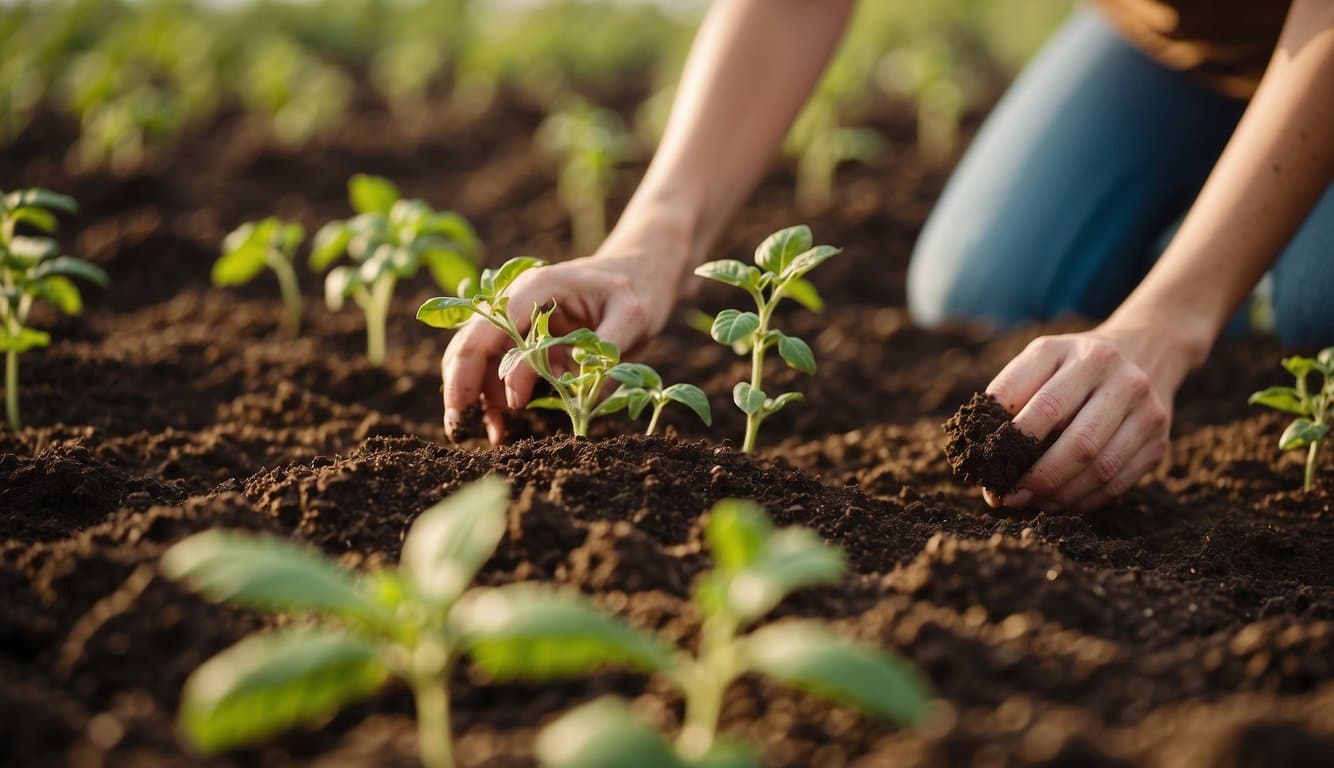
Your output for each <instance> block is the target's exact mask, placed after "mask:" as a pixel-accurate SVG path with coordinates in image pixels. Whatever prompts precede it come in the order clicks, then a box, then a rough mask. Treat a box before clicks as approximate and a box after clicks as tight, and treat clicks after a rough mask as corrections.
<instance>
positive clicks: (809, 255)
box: [781, 245, 842, 279]
mask: <svg viewBox="0 0 1334 768" xmlns="http://www.w3.org/2000/svg"><path fill="white" fill-rule="evenodd" d="M839 253H842V251H841V249H838V248H835V247H834V246H832V245H817V246H815V247H814V248H812V249H810V250H809V251H806V252H805V253H802V254H800V255H798V256H797V257H796V258H795V259H793V260H792V262H791V263H790V264H788V265H787V269H786V270H785V271H784V272H783V274H782V275H781V277H782V278H784V279H788V278H792V277H801V276H802V275H804V274H806V273H807V272H810V271H811V270H813V269H815V268H816V267H818V266H820V265H821V264H823V263H825V262H826V261H828V260H829V259H831V258H833V257H834V256H836V255H838V254H839Z"/></svg>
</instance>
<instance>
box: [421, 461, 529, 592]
mask: <svg viewBox="0 0 1334 768" xmlns="http://www.w3.org/2000/svg"><path fill="white" fill-rule="evenodd" d="M509 499H510V490H509V483H506V482H505V481H504V480H501V479H500V478H498V477H494V476H488V477H484V478H482V479H481V480H478V481H476V482H473V483H469V484H468V485H465V486H463V487H462V488H460V489H459V490H458V491H456V492H454V493H453V494H452V495H450V496H449V498H447V499H444V500H443V501H441V502H440V503H438V504H436V505H435V506H433V507H431V508H430V509H428V510H426V511H425V512H423V513H422V514H421V516H420V517H418V518H417V521H416V522H415V523H413V524H412V528H411V529H410V530H409V531H408V535H407V538H405V539H404V540H403V555H402V558H401V561H400V569H401V570H402V571H403V573H404V575H405V576H407V577H408V579H409V580H410V581H411V582H412V584H413V585H414V586H416V588H417V590H418V592H420V593H421V595H422V596H423V597H425V598H426V599H428V600H431V601H433V602H435V603H437V604H441V605H444V604H448V603H451V602H453V601H454V600H455V599H457V598H458V596H459V595H461V594H463V590H465V589H467V588H468V584H469V583H471V582H472V579H473V576H475V575H476V574H477V571H478V569H480V568H481V567H482V565H483V564H484V563H485V562H486V561H487V560H488V559H489V558H490V557H491V554H492V553H493V552H495V551H496V545H497V544H499V543H500V538H501V537H502V536H504V535H505V510H506V509H507V508H508V507H509Z"/></svg>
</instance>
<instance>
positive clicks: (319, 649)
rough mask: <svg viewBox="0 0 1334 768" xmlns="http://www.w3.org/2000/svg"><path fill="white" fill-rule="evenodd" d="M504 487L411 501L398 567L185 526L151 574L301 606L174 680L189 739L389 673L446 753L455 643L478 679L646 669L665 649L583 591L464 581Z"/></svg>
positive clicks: (226, 737)
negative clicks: (413, 509) (366, 567)
mask: <svg viewBox="0 0 1334 768" xmlns="http://www.w3.org/2000/svg"><path fill="white" fill-rule="evenodd" d="M508 501H509V487H508V485H507V484H506V483H505V482H503V481H501V480H499V479H496V478H487V479H484V480H481V481H478V482H476V483H473V484H471V485H469V486H466V487H464V488H463V489H461V490H460V491H458V492H457V493H455V494H454V495H452V496H450V497H449V498H447V499H445V500H444V501H442V502H440V503H439V504H437V505H435V506H434V507H432V508H431V509H429V510H427V511H426V512H423V513H422V514H421V516H420V517H418V518H417V520H416V521H415V522H414V523H413V524H412V528H411V529H410V530H409V531H408V534H407V537H406V538H405V539H404V540H403V554H402V557H401V559H400V562H399V566H398V568H386V569H382V570H378V571H374V572H371V573H369V574H365V575H354V574H350V573H348V572H346V571H344V570H342V569H341V568H339V567H338V566H337V564H335V563H333V562H332V561H330V560H329V559H327V558H325V557H324V556H322V555H320V554H318V553H316V552H312V551H310V550H308V549H306V548H304V547H301V546H298V545H296V544H293V543H290V542H286V541H283V540H281V539H276V538H270V537H260V536H255V535H249V534H243V533H237V532H230V531H220V530H215V531H205V532H204V533H199V534H196V535H194V536H191V537H189V538H187V539H185V540H183V541H181V542H179V543H177V544H176V545H174V546H173V547H172V548H171V549H169V550H168V551H167V553H166V554H165V555H163V557H162V563H161V567H162V571H163V573H164V574H166V575H167V576H168V577H169V578H172V579H175V580H178V581H183V582H185V583H186V584H187V585H188V586H190V587H191V588H192V589H194V590H196V591H198V592H200V593H202V594H203V595H204V596H206V597H208V598H209V599H211V600H215V601H220V602H229V603H235V604H238V605H242V606H246V607H249V608H254V609H257V610H261V611H271V612H286V613H295V614H307V615H309V616H310V617H313V618H314V619H315V621H313V622H299V623H298V622H292V623H285V624H284V626H282V627H281V628H279V629H273V630H269V631H265V632H261V633H259V634H255V635H251V636H250V637H248V638H245V639H243V640H241V641H240V642H238V643H237V644H235V645H233V646H231V647H230V648H227V649H225V650H223V651H222V652H220V653H219V654H218V655H216V656H214V657H213V658H212V659H210V660H208V661H207V662H205V663H204V664H203V665H201V666H200V667H199V668H198V669H196V670H195V671H194V673H192V674H191V675H190V677H189V679H187V680H186V683H185V688H184V690H183V692H182V696H181V705H180V719H181V725H182V727H183V729H184V731H185V732H186V733H187V734H188V735H189V737H190V738H191V740H193V742H194V743H195V744H196V745H197V746H198V747H199V748H200V749H201V750H203V751H204V752H208V753H213V752H218V751H222V750H225V749H228V748H231V747H234V746H240V745H244V744H253V743H256V742H259V741H262V740H264V739H266V738H268V737H270V736H272V735H275V734H277V733H280V732H282V731H284V730H287V729H288V728H291V727H293V726H296V725H300V724H303V723H311V722H318V721H320V720H322V719H324V718H327V717H328V716H330V715H332V714H333V713H335V712H337V711H338V710H339V709H340V708H342V707H343V706H345V705H347V704H348V703H350V702H352V701H355V700H357V699H362V698H366V697H368V696H370V695H372V694H373V693H374V692H376V691H377V690H379V689H380V688H381V687H382V686H384V685H385V683H387V682H388V681H389V680H391V679H397V680H401V681H402V682H404V683H406V684H407V686H408V687H409V688H411V689H412V693H413V697H414V699H415V705H416V710H417V726H418V738H419V740H420V750H421V759H422V763H423V764H424V765H426V766H429V767H430V768H445V767H447V766H451V765H453V757H452V748H451V745H450V725H449V714H450V712H449V688H448V685H449V679H450V674H451V671H452V670H453V668H454V666H455V664H456V663H457V662H458V660H459V658H460V657H461V656H463V655H465V654H466V655H469V656H471V658H472V660H473V663H474V665H475V666H476V667H478V668H479V669H480V670H481V671H483V672H484V673H485V674H486V675H488V676H489V677H491V678H492V679H501V680H508V679H516V678H523V679H527V680H538V681H541V680H549V679H553V678H561V677H572V676H579V675H583V674H588V673H590V672H592V671H594V670H597V669H601V668H604V667H609V666H628V667H631V668H637V669H644V670H652V669H659V668H661V667H663V666H664V665H665V664H666V663H667V662H668V661H669V660H670V656H669V650H668V649H667V648H666V647H665V646H664V645H663V644H661V643H660V642H659V641H658V640H657V639H656V638H654V637H653V636H651V635H648V634H644V633H641V632H639V631H637V630H634V629H632V628H630V627H629V626H628V625H626V624H624V623H623V622H621V621H620V620H619V619H617V618H615V617H613V616H611V615H609V614H606V613H603V612H602V611H600V610H599V609H597V608H596V607H594V606H593V605H592V604H591V603H589V602H588V601H587V600H585V599H584V598H582V597H579V596H577V595H574V594H570V593H567V592H563V591H558V590H556V589H553V588H549V587H542V586H538V585H535V584H531V583H517V584H510V585H508V586H503V587H495V588H487V587H475V588H473V589H468V584H469V583H470V582H471V581H472V579H473V577H474V576H475V575H476V573H477V571H478V570H479V569H480V568H481V567H482V565H483V564H485V563H486V561H487V559H488V558H490V557H491V554H492V552H494V551H495V548H496V546H497V545H498V544H499V542H500V539H501V537H502V536H503V535H504V533H505V528H506V507H507V505H508Z"/></svg>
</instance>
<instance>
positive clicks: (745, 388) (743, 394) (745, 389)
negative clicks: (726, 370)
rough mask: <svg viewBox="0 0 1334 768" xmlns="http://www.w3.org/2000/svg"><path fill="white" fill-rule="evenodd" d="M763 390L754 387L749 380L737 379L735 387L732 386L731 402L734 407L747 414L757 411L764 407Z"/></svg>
mask: <svg viewBox="0 0 1334 768" xmlns="http://www.w3.org/2000/svg"><path fill="white" fill-rule="evenodd" d="M764 401H765V396H764V390H762V389H755V388H754V387H752V386H751V385H750V382H749V381H738V382H737V384H736V386H735V387H732V402H734V403H736V407H738V408H740V409H741V412H742V413H744V414H746V415H747V416H749V415H751V414H752V413H759V411H760V409H761V408H763V407H764Z"/></svg>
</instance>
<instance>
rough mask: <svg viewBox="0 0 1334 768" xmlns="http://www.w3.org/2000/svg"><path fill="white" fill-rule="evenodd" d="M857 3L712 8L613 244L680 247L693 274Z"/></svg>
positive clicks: (772, 1)
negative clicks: (672, 241)
mask: <svg viewBox="0 0 1334 768" xmlns="http://www.w3.org/2000/svg"><path fill="white" fill-rule="evenodd" d="M853 2H854V0H719V2H716V3H714V5H713V7H712V9H711V10H710V11H709V14H708V16H707V18H706V19H705V21H704V23H703V25H702V26H701V27H700V31H699V34H698V36H697V37H696V39H695V43H694V45H693V47H692V49H691V52H690V57H689V59H688V61H687V62H686V67H685V71H684V73H683V75H682V77H681V82H680V85H679V87H678V88H677V96H676V101H675V103H674V104H673V106H672V114H671V119H670V120H669V121H668V124H667V130H666V133H665V134H664V136H663V140H662V143H661V145H660V146H659V148H658V151H657V153H656V155H655V157H654V158H653V162H652V163H651V164H650V165H649V168H648V171H647V173H646V174H645V176H644V180H643V182H642V183H641V184H640V186H639V189H638V190H637V191H636V192H635V195H634V197H633V198H632V199H631V201H630V203H629V205H628V206H627V207H626V210H625V213H624V214H623V215H622V217H621V220H620V221H619V222H618V223H617V226H616V231H614V232H613V234H612V238H613V239H614V238H616V237H618V236H627V234H630V235H631V236H633V233H635V232H638V231H641V230H643V229H645V228H648V229H650V230H651V231H654V232H658V233H665V234H666V236H668V237H674V238H676V239H679V240H680V241H681V242H682V243H683V244H685V247H683V248H682V249H680V252H679V253H678V254H677V257H676V261H677V262H679V263H673V264H671V265H666V264H660V265H659V266H660V267H661V268H668V267H670V269H671V270H672V272H673V273H674V276H675V277H677V278H678V279H679V280H683V279H684V278H685V277H687V276H688V275H690V274H691V271H692V269H693V267H694V266H695V265H696V264H698V263H699V262H700V261H702V260H703V259H704V257H705V254H706V253H707V251H708V250H709V248H710V247H711V246H712V244H713V242H714V241H715V240H716V239H717V237H718V235H719V233H720V232H721V231H722V229H723V228H724V227H725V226H726V224H727V221H728V220H729V219H730V218H731V216H732V215H733V214H734V213H735V212H736V209H737V208H738V207H739V206H740V205H741V203H742V202H743V201H744V200H745V198H746V197H747V196H748V195H749V194H750V192H751V191H752V190H753V189H754V187H755V185H756V184H757V183H758V181H759V179H760V177H761V176H762V175H763V173H764V171H765V169H766V168H767V167H768V165H769V163H770V162H771V161H772V158H773V156H774V154H775V153H776V152H777V149H778V146H779V144H780V143H781V142H782V140H783V137H784V135H785V134H786V133H787V130H788V128H789V126H790V125H791V123H792V121H793V120H794V119H795V117H796V114H797V112H798V111H799V110H800V109H801V105H802V103H803V102H804V101H805V100H806V97H807V96H808V95H809V94H810V92H811V90H812V89H813V88H814V86H815V83H816V82H817V81H818V80H819V77H820V74H821V72H822V71H823V70H824V67H825V64H826V63H827V62H828V60H829V58H830V56H831V55H832V53H833V51H834V49H835V48H836V47H837V45H838V42H839V39H840V37H841V36H842V33H843V30H844V28H845V27H846V24H847V19H848V16H849V15H850V13H851V9H852V5H853Z"/></svg>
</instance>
